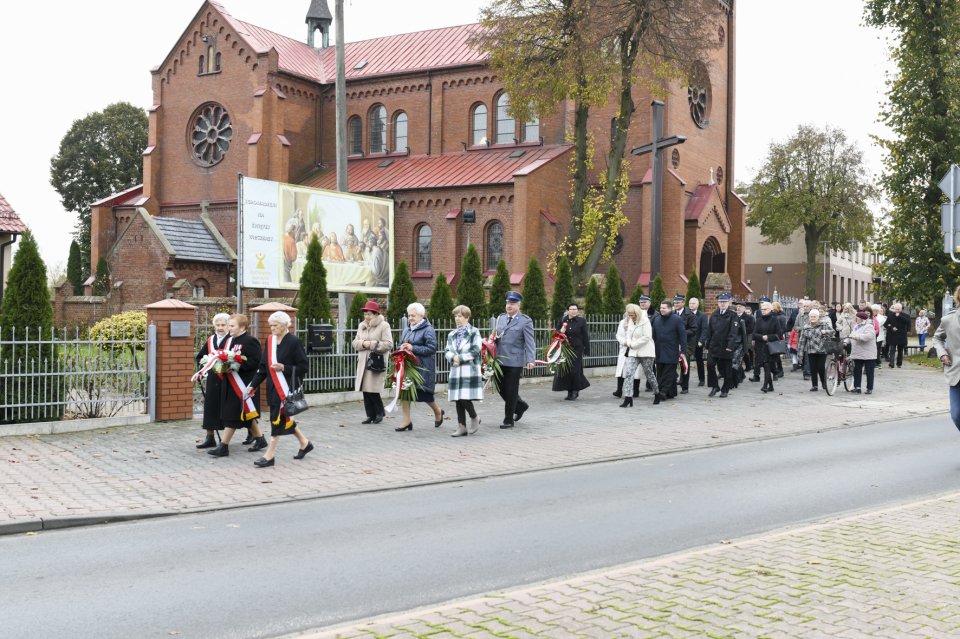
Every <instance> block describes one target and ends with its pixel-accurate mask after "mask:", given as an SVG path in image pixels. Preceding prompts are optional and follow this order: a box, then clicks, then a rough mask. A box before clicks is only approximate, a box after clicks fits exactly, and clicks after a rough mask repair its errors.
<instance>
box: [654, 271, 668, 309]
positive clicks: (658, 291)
mask: <svg viewBox="0 0 960 639" xmlns="http://www.w3.org/2000/svg"><path fill="white" fill-rule="evenodd" d="M666 298H667V293H666V292H665V291H664V290H663V280H662V279H660V274H659V273H657V276H656V277H655V278H653V286H652V287H651V288H650V308H652V309H653V310H654V311H655V312H658V313H659V312H660V302H662V301H663V300H665V299H666Z"/></svg>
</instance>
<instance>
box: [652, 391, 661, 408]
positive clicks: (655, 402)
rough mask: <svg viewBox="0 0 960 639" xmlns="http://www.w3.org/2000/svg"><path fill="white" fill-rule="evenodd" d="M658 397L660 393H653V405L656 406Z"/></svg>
mask: <svg viewBox="0 0 960 639" xmlns="http://www.w3.org/2000/svg"><path fill="white" fill-rule="evenodd" d="M660 398H661V395H660V393H654V395H653V405H654V406H656V405H657V404H659V403H660Z"/></svg>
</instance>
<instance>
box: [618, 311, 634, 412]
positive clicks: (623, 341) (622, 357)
mask: <svg viewBox="0 0 960 639" xmlns="http://www.w3.org/2000/svg"><path fill="white" fill-rule="evenodd" d="M634 306H636V304H634ZM639 310H640V307H639V306H637V311H639ZM628 320H629V317H628V314H627V312H626V311H624V313H623V319H622V320H620V323H619V324H617V334H616V339H617V344H619V347H618V348H617V370H616V376H617V390H615V391H613V396H614V397H616V398H620V397H623V384H624V382H632V385H633V397H639V395H640V379H639V378H636V379H635V378H634V376H632V375H631V376H630V377H627V376H626V364H627V357H629V355H628V354H629V352H630V345H629V344H628V343H627V339H628V337H627V329H628ZM632 370H633V371H634V373H636V372H637V371H638V370H639V368H637V367H634V368H633V369H632ZM627 395H628V396H630V390H629V387H628V390H627Z"/></svg>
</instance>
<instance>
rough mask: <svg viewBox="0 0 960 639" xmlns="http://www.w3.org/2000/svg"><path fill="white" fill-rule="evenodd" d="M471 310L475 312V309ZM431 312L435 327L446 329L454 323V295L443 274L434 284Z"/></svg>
mask: <svg viewBox="0 0 960 639" xmlns="http://www.w3.org/2000/svg"><path fill="white" fill-rule="evenodd" d="M470 310H471V312H472V311H473V309H470ZM429 312H430V319H431V323H432V324H433V325H434V326H437V325H439V326H441V327H446V326H449V325H450V324H451V323H452V322H453V293H452V292H451V291H450V285H449V284H447V276H446V275H444V274H443V273H442V272H441V273H439V274H438V275H437V279H436V281H435V282H434V284H433V295H431V296H430V309H429Z"/></svg>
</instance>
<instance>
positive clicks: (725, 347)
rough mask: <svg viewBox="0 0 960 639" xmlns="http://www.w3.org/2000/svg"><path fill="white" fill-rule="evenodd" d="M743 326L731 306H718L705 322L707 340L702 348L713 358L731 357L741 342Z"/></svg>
mask: <svg viewBox="0 0 960 639" xmlns="http://www.w3.org/2000/svg"><path fill="white" fill-rule="evenodd" d="M742 332H743V328H742V326H741V325H740V318H739V317H737V314H736V313H735V312H734V311H733V309H731V308H729V307H728V308H727V310H726V311H723V312H721V311H720V309H719V308H718V309H717V310H715V311H714V312H713V315H711V316H710V320H709V321H708V322H707V341H706V342H705V343H704V348H706V349H707V352H709V353H710V357H712V358H714V359H733V353H734V351H736V350H737V347H738V346H740V345H741V344H742V339H743V338H742Z"/></svg>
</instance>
